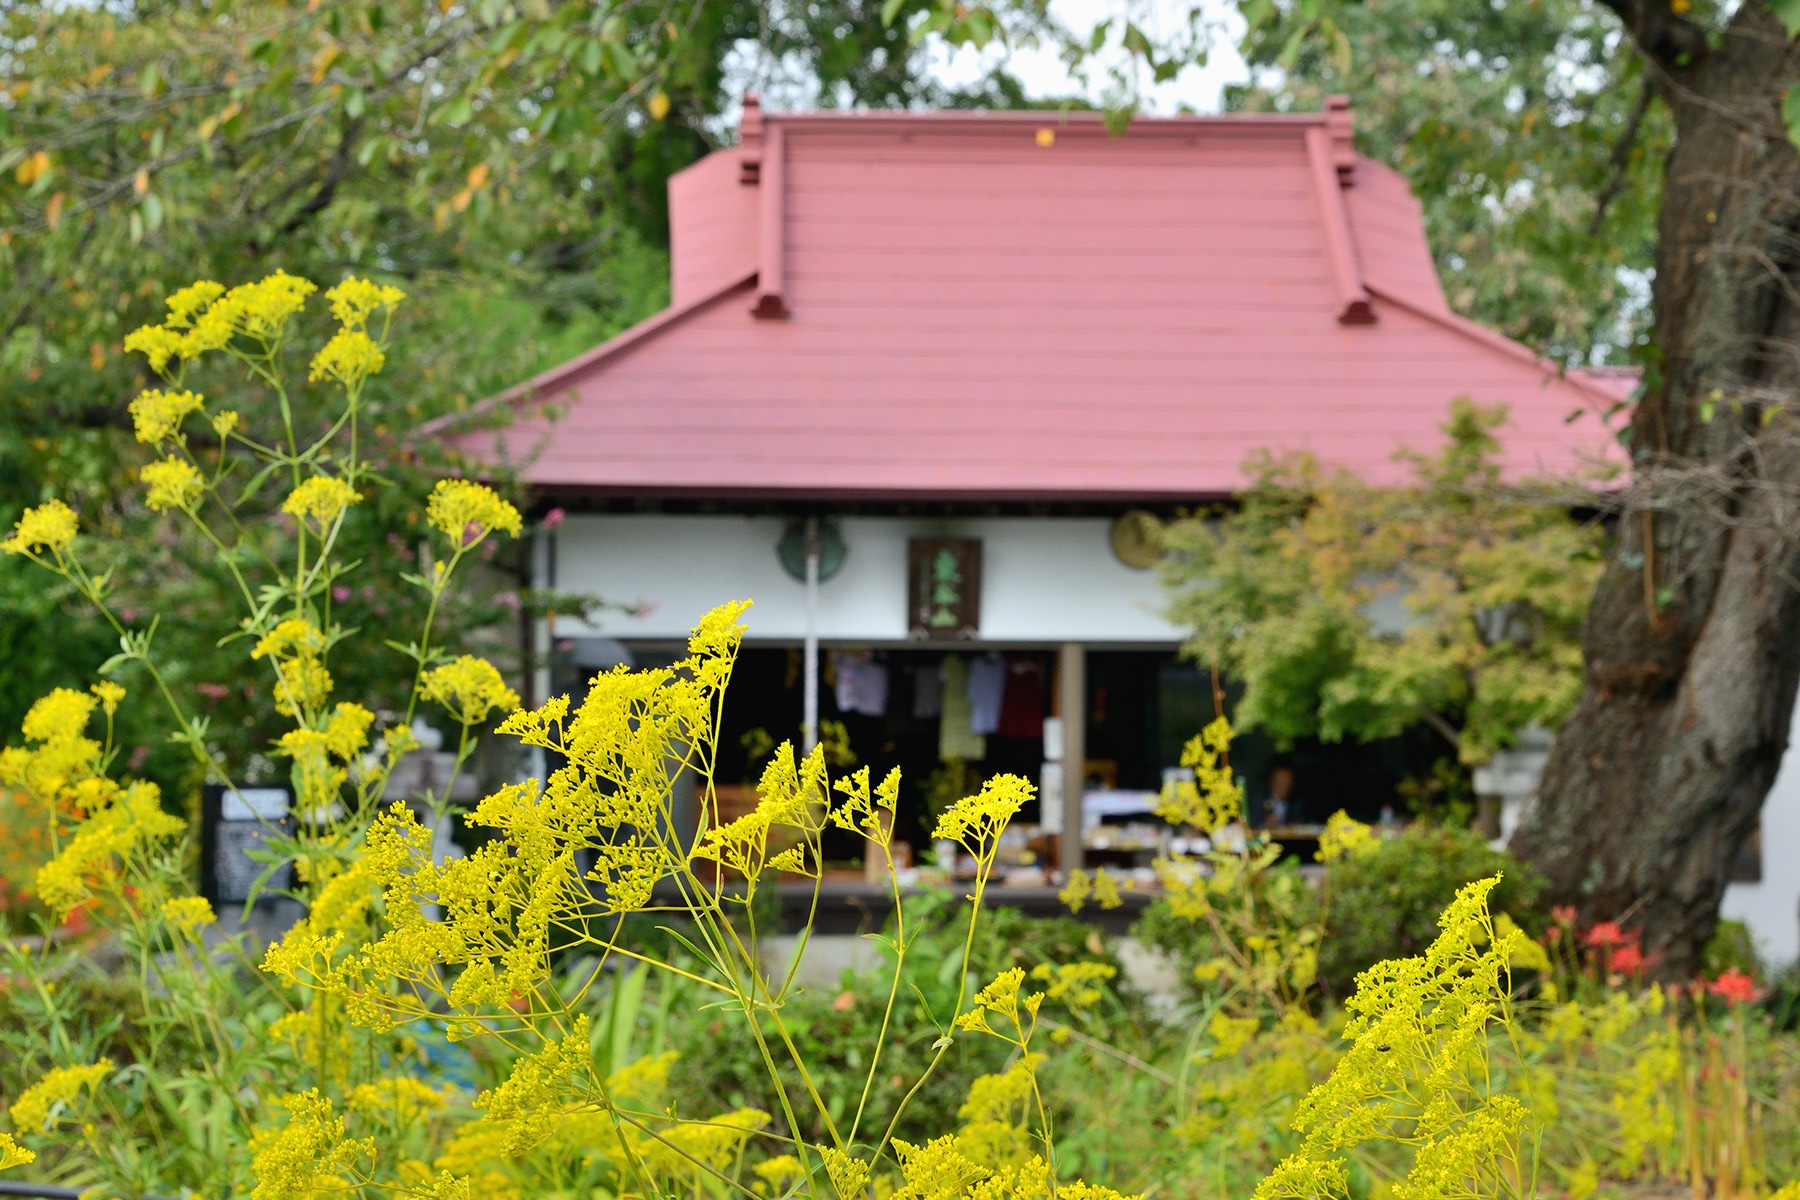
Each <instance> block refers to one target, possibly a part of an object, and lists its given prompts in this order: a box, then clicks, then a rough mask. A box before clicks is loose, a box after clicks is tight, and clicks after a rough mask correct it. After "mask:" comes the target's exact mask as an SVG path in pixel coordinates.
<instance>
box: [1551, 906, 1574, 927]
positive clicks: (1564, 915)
mask: <svg viewBox="0 0 1800 1200" xmlns="http://www.w3.org/2000/svg"><path fill="white" fill-rule="evenodd" d="M1575 916H1576V912H1575V906H1574V905H1573V904H1558V905H1556V906H1555V907H1554V908H1552V909H1551V910H1550V918H1551V919H1552V920H1553V921H1555V922H1556V923H1557V924H1558V925H1573V924H1575Z"/></svg>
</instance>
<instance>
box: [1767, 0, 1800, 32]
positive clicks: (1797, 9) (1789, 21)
mask: <svg viewBox="0 0 1800 1200" xmlns="http://www.w3.org/2000/svg"><path fill="white" fill-rule="evenodd" d="M1769 11H1770V12H1772V13H1774V14H1775V19H1776V20H1777V21H1780V22H1781V27H1782V28H1783V29H1785V30H1787V35H1788V37H1790V38H1792V37H1800V0H1769Z"/></svg>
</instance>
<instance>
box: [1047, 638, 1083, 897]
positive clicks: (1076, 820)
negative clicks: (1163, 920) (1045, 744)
mask: <svg viewBox="0 0 1800 1200" xmlns="http://www.w3.org/2000/svg"><path fill="white" fill-rule="evenodd" d="M1056 676H1057V689H1058V693H1059V694H1058V696H1057V700H1058V705H1057V706H1058V708H1060V709H1061V710H1062V724H1063V773H1062V774H1063V794H1062V797H1061V799H1062V812H1063V818H1062V852H1061V855H1060V861H1059V862H1058V863H1057V865H1058V866H1059V867H1061V868H1062V872H1063V875H1064V876H1065V877H1066V876H1067V875H1068V873H1069V872H1070V871H1078V870H1080V869H1081V866H1082V862H1083V858H1082V853H1081V785H1082V782H1083V780H1084V778H1085V777H1086V775H1087V647H1085V646H1083V645H1082V644H1081V643H1080V642H1064V643H1063V645H1062V649H1061V650H1060V652H1059V653H1058V657H1057V664H1056ZM1046 799H1048V797H1046Z"/></svg>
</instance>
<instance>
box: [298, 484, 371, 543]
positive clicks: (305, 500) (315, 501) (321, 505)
mask: <svg viewBox="0 0 1800 1200" xmlns="http://www.w3.org/2000/svg"><path fill="white" fill-rule="evenodd" d="M361 499H362V493H361V492H359V491H357V490H356V489H355V488H353V487H351V486H350V485H349V484H347V483H345V482H344V481H343V480H341V479H336V478H333V477H332V476H330V475H313V476H311V477H309V478H307V479H303V480H301V481H300V485H299V486H298V487H296V488H295V489H294V490H293V491H291V492H289V493H288V497H287V499H286V500H283V501H282V502H281V511H282V512H284V513H287V514H288V515H289V516H290V517H298V518H300V519H301V520H305V519H306V518H308V517H310V518H312V520H313V522H314V523H315V524H317V525H318V527H319V529H320V531H321V532H323V531H324V530H326V529H328V528H329V527H330V526H331V523H332V522H333V521H336V520H337V519H338V518H339V517H340V516H342V515H343V513H344V510H345V509H347V508H349V507H350V506H351V505H352V504H355V503H356V502H357V501H358V500H361Z"/></svg>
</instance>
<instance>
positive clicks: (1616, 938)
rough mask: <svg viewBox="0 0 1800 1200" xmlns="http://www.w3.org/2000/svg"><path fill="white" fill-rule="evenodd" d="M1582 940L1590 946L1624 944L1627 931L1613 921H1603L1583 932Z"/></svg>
mask: <svg viewBox="0 0 1800 1200" xmlns="http://www.w3.org/2000/svg"><path fill="white" fill-rule="evenodd" d="M1581 940H1582V941H1583V942H1584V943H1585V944H1587V945H1589V946H1623V945H1624V944H1625V931H1624V930H1623V929H1620V928H1619V927H1618V926H1617V925H1615V924H1613V923H1612V922H1611V921H1601V922H1600V923H1598V924H1597V925H1594V926H1593V927H1592V928H1590V929H1589V930H1588V931H1587V932H1586V933H1584V934H1582V935H1581Z"/></svg>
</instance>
